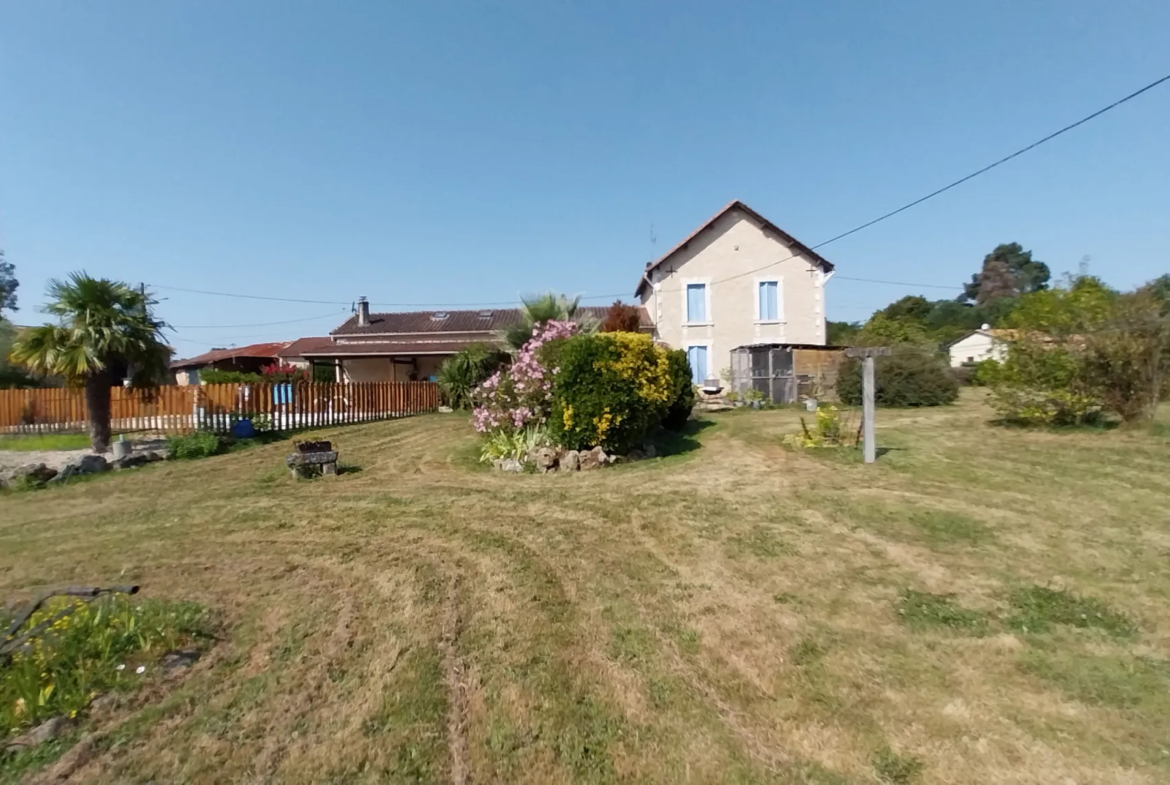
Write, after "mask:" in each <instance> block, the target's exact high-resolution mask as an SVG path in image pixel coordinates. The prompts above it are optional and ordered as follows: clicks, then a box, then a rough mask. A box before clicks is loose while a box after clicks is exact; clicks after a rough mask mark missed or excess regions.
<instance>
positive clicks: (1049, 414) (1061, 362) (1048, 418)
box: [988, 333, 1103, 426]
mask: <svg viewBox="0 0 1170 785" xmlns="http://www.w3.org/2000/svg"><path fill="white" fill-rule="evenodd" d="M988 402H989V403H990V404H991V406H992V408H994V409H995V410H996V411H997V412H998V413H999V414H1000V416H1001V417H1003V419H1004V420H1005V421H1007V422H1011V423H1018V424H1021V425H1060V426H1064V425H1088V424H1092V423H1094V422H1097V421H1098V420H1100V418H1101V413H1102V409H1103V403H1102V400H1101V396H1100V393H1099V391H1098V390H1096V389H1095V387H1094V385H1093V384H1091V383H1090V381H1089V379H1088V376H1087V373H1086V369H1085V363H1084V358H1083V352H1082V351H1081V350H1080V349H1079V348H1078V347H1077V346H1075V345H1074V344H1071V343H1066V344H1057V343H1055V342H1053V341H1052V340H1051V339H1049V338H1048V337H1047V336H1044V335H1043V334H1040V333H1036V334H1035V335H1033V336H1030V337H1027V338H1025V339H1022V340H1019V341H1015V342H1013V343H1012V344H1011V346H1010V347H1009V348H1008V356H1007V359H1006V360H1005V361H1004V363H1003V365H1002V366H1001V367H1000V368H999V369H997V370H996V372H995V375H994V379H993V381H992V385H991V395H990V396H989V397H988Z"/></svg>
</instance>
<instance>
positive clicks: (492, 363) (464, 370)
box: [438, 344, 508, 409]
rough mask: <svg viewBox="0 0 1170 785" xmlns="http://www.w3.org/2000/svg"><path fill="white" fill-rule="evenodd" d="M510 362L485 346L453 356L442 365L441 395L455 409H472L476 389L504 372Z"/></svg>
mask: <svg viewBox="0 0 1170 785" xmlns="http://www.w3.org/2000/svg"><path fill="white" fill-rule="evenodd" d="M507 360H508V354H507V352H503V351H501V350H499V349H496V348H495V347H492V346H487V345H485V344H475V345H474V346H469V347H467V348H466V349H464V350H463V351H461V352H458V353H456V354H453V355H451V356H450V357H448V358H447V359H446V360H444V361H443V364H442V365H440V366H439V373H438V384H439V393H440V394H441V395H442V396H443V403H445V404H446V405H447V406H450V407H451V408H452V409H470V408H471V405H472V400H471V396H472V393H473V392H475V388H477V387H479V386H480V385H481V384H483V383H484V381H485V380H486V379H487V378H488V377H490V376H491V375H492V374H494V373H495V372H496V371H498V370H499V369H500V367H501V366H503V365H504V363H506V362H507Z"/></svg>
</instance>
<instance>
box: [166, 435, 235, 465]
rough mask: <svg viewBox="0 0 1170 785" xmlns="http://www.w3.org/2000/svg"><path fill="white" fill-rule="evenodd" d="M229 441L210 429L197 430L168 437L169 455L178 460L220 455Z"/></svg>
mask: <svg viewBox="0 0 1170 785" xmlns="http://www.w3.org/2000/svg"><path fill="white" fill-rule="evenodd" d="M226 448H227V442H226V441H225V440H224V439H223V438H222V437H221V436H220V435H219V434H215V433H211V432H210V431H195V432H194V433H184V434H179V435H176V436H168V437H167V456H168V457H170V458H177V459H178V460H193V459H195V458H207V457H210V456H212V455H219V454H220V453H221V452H223V451H224V450H225V449H226Z"/></svg>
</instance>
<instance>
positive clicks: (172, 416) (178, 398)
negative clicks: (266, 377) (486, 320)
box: [0, 382, 439, 433]
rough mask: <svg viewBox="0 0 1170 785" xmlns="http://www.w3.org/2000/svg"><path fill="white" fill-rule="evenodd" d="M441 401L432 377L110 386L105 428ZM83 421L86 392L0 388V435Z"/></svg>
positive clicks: (187, 426)
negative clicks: (139, 387)
mask: <svg viewBox="0 0 1170 785" xmlns="http://www.w3.org/2000/svg"><path fill="white" fill-rule="evenodd" d="M438 400H439V394H438V388H437V387H436V386H435V384H434V383H433V382H327V383H306V384H300V385H286V386H283V387H280V388H279V389H278V386H277V385H273V384H205V385H201V386H192V387H177V386H168V387H161V388H159V389H158V390H156V391H154V392H153V393H146V392H144V391H141V390H131V389H129V388H124V387H114V388H111V389H110V420H111V422H110V425H111V428H112V430H114V431H115V432H133V431H160V432H174V431H178V432H184V431H194V430H198V429H200V428H209V429H212V430H216V431H229V430H231V427H232V425H233V424H234V422H235V421H236V420H238V419H240V418H241V417H243V416H245V415H251V416H254V417H256V418H257V419H258V420H260V422H261V424H263V423H264V422H265V421H267V423H269V425H268V427H269V428H272V429H274V430H292V429H299V428H306V427H312V428H320V427H325V426H330V425H344V424H352V423H358V422H371V421H374V420H384V419H389V418H396V417H407V416H410V415H413V414H418V413H419V412H423V411H433V410H434V409H436V408H437V407H438ZM87 420H88V409H87V407H86V405H85V392H84V390H79V389H73V388H70V389H64V388H48V389H32V390H0V433H56V432H59V431H78V432H83V431H85V430H86V429H87V427H88V422H87Z"/></svg>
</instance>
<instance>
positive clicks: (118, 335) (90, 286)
mask: <svg viewBox="0 0 1170 785" xmlns="http://www.w3.org/2000/svg"><path fill="white" fill-rule="evenodd" d="M47 294H48V297H49V300H50V302H49V305H48V306H46V308H45V311H46V312H47V313H49V314H52V315H53V316H56V317H57V324H46V325H43V326H41V327H32V328H29V329H27V330H25V331H24V332H23V333H21V335H20V336H19V337H18V338H17V340H16V342H15V344H14V345H13V347H12V359H13V361H15V362H17V363H19V364H21V365H24V366H26V367H28V368H29V369H30V370H32V371H33V372H34V373H40V374H45V375H51V376H61V377H64V378H65V380H66V382H67V383H72V384H81V385H84V386H85V404H86V409H87V413H88V415H89V438H90V442H91V444H92V445H93V449H94V451H95V452H105V451H106V450H107V449H108V448H109V444H110V387H112V386H113V385H115V384H117V383H119V382H120V381H121V376H122V375H123V374H128V375H129V376H130V384H131V386H132V387H136V388H139V389H143V388H146V389H149V388H153V387H155V386H157V385H158V384H160V383H161V382H162V381H163V379H164V378H165V377H166V374H167V363H168V362H169V361H170V359H171V348H170V347H169V346H167V345H166V343H165V342H164V341H163V337H162V329H163V328H164V327H165V325H164V324H163V323H162V322H160V321H157V320H155V319H154V318H153V316H152V315H151V306H152V305H154V302H155V301H154V300H152V299H150V297H149V296H147V295H146V294H144V293H142V292H139V291H138V290H137V289H134V288H133V287H131V286H129V285H127V284H125V283H121V282H120V281H110V280H107V279H105V278H100V279H99V278H91V277H90V276H89V275H87V274H85V273H84V272H81V273H73V274H72V275H71V276H70V277H69V280H67V281H59V280H55V279H54V280H51V281H49V285H48V289H47Z"/></svg>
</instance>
